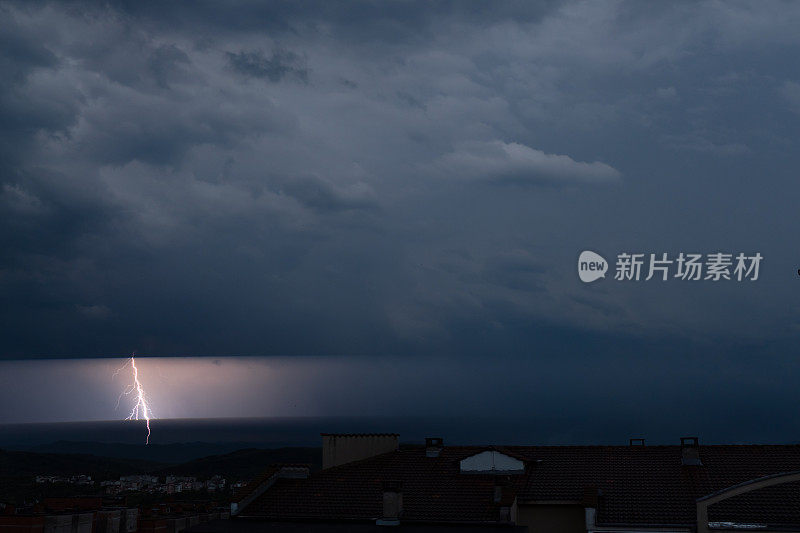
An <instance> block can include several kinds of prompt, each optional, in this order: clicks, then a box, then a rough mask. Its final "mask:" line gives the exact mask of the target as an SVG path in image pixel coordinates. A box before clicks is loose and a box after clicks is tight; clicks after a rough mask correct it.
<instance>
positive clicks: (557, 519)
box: [517, 504, 586, 533]
mask: <svg viewBox="0 0 800 533" xmlns="http://www.w3.org/2000/svg"><path fill="white" fill-rule="evenodd" d="M517 525H520V526H527V527H528V533H586V514H585V511H584V509H583V505H570V504H522V505H519V506H518V507H517Z"/></svg>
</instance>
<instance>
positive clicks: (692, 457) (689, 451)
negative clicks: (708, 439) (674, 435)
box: [681, 437, 703, 466]
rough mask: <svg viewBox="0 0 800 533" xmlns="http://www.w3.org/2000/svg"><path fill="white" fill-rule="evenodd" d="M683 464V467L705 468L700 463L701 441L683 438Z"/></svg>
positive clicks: (694, 438)
mask: <svg viewBox="0 0 800 533" xmlns="http://www.w3.org/2000/svg"><path fill="white" fill-rule="evenodd" d="M681 464H682V465H683V466H703V462H702V461H700V439H698V438H697V437H681Z"/></svg>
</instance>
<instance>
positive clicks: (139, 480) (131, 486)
mask: <svg viewBox="0 0 800 533" xmlns="http://www.w3.org/2000/svg"><path fill="white" fill-rule="evenodd" d="M36 483H40V484H41V483H52V484H65V485H86V486H95V485H97V482H95V481H93V480H92V476H89V475H86V474H78V475H73V476H55V475H39V476H36ZM244 485H245V482H244V481H237V482H235V483H232V484H230V485H229V484H228V480H226V479H225V478H224V477H222V476H220V475H216V476H212V477H211V478H210V479H207V480H205V481H198V480H197V478H196V477H191V476H166V477H164V478H159V477H158V476H153V475H149V474H135V475H129V476H120V478H119V479H118V480H106V481H101V482H99V486H100V487H102V489H103V493H104V494H109V495H112V494H120V493H123V492H146V493H150V494H154V493H162V494H175V493H180V492H192V491H195V492H197V491H203V490H205V491H208V492H217V491H221V490H225V489H226V487H230V488H231V489H233V490H236V489H238V488H241V487H243V486H244Z"/></svg>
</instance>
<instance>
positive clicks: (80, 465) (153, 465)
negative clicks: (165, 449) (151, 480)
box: [0, 450, 164, 479]
mask: <svg viewBox="0 0 800 533" xmlns="http://www.w3.org/2000/svg"><path fill="white" fill-rule="evenodd" d="M163 466H164V465H163V463H159V462H155V461H144V460H141V459H121V458H109V457H95V456H93V455H88V454H63V453H62V454H54V453H35V452H25V451H10V450H0V473H1V474H0V476H2V477H4V478H10V477H14V478H17V477H33V476H36V475H39V474H53V475H70V474H89V475H91V476H92V477H93V478H95V479H117V478H119V476H124V475H127V474H137V473H141V472H148V471H151V470H155V469H157V468H160V467H163Z"/></svg>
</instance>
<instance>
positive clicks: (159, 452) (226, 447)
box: [25, 440, 253, 464]
mask: <svg viewBox="0 0 800 533" xmlns="http://www.w3.org/2000/svg"><path fill="white" fill-rule="evenodd" d="M243 448H253V443H252V442H223V443H215V442H183V443H174V444H149V445H147V446H145V445H144V444H121V443H108V442H81V441H65V440H62V441H58V442H53V443H49V444H40V445H37V446H31V447H26V448H25V450H26V451H31V452H39V453H79V454H89V455H95V456H98V457H114V458H119V459H141V460H144V461H154V462H159V463H168V464H179V463H184V462H186V461H191V460H193V459H199V458H201V457H208V456H210V455H220V454H226V453H231V452H234V451H236V450H241V449H243Z"/></svg>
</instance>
